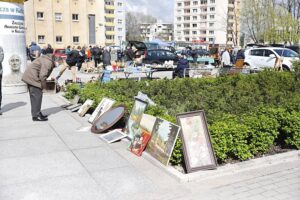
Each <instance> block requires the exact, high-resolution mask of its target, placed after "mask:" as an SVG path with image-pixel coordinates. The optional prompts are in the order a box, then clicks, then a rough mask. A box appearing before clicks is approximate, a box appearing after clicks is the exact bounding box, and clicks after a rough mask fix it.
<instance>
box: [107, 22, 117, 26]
mask: <svg viewBox="0 0 300 200" xmlns="http://www.w3.org/2000/svg"><path fill="white" fill-rule="evenodd" d="M105 26H110V27H112V26H115V23H114V22H105Z"/></svg>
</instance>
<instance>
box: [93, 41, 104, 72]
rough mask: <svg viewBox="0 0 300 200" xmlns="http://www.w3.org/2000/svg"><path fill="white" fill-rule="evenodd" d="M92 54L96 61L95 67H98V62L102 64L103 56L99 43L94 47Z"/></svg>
mask: <svg viewBox="0 0 300 200" xmlns="http://www.w3.org/2000/svg"><path fill="white" fill-rule="evenodd" d="M92 55H93V57H94V61H95V68H97V67H98V64H100V62H101V56H102V50H101V49H100V48H99V46H98V45H97V46H96V47H94V48H93V51H92Z"/></svg>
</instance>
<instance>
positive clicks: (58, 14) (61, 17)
mask: <svg viewBox="0 0 300 200" xmlns="http://www.w3.org/2000/svg"><path fill="white" fill-rule="evenodd" d="M54 17H55V21H57V22H61V21H62V20H63V15H62V13H54Z"/></svg>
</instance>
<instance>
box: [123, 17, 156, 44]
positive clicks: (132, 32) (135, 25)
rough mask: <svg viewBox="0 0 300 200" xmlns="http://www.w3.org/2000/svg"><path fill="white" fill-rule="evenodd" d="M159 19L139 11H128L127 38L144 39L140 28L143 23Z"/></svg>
mask: <svg viewBox="0 0 300 200" xmlns="http://www.w3.org/2000/svg"><path fill="white" fill-rule="evenodd" d="M156 21H157V19H156V18H155V17H152V16H151V15H145V14H143V13H139V12H128V13H127V14H126V28H127V30H126V39H127V41H129V40H137V41H141V40H144V38H143V37H142V34H141V30H140V24H142V23H155V22H156Z"/></svg>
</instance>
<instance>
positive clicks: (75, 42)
mask: <svg viewBox="0 0 300 200" xmlns="http://www.w3.org/2000/svg"><path fill="white" fill-rule="evenodd" d="M76 38H77V39H78V41H75V39H76ZM79 41H80V38H79V36H73V43H74V44H78V43H79Z"/></svg>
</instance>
